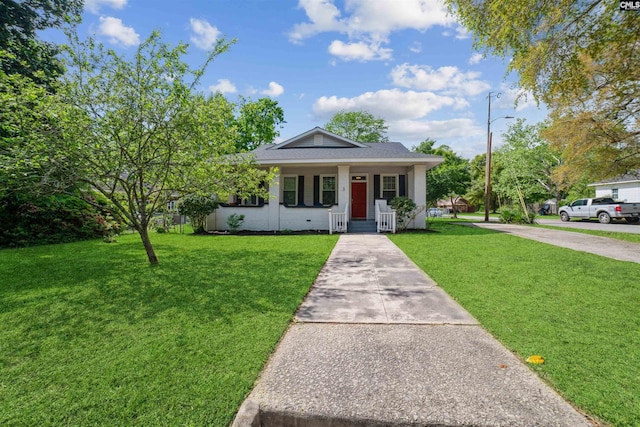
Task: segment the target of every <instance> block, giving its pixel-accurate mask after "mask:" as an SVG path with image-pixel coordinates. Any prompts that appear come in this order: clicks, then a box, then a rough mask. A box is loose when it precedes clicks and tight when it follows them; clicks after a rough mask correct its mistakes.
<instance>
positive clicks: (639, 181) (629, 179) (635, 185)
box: [588, 171, 640, 203]
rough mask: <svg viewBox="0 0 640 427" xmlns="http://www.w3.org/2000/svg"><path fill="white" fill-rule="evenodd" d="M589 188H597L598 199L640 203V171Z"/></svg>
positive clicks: (597, 183)
mask: <svg viewBox="0 0 640 427" xmlns="http://www.w3.org/2000/svg"><path fill="white" fill-rule="evenodd" d="M588 186H589V187H595V189H596V197H611V198H612V199H614V200H618V201H622V202H629V203H639V202H640V171H636V172H634V173H631V174H627V175H622V176H618V177H615V178H612V179H609V180H605V181H602V182H595V183H593V184H589V185H588Z"/></svg>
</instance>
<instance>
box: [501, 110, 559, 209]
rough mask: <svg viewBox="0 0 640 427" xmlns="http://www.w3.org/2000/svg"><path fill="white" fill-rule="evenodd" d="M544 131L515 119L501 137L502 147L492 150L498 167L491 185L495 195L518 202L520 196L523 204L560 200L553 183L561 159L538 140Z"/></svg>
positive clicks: (544, 141)
mask: <svg viewBox="0 0 640 427" xmlns="http://www.w3.org/2000/svg"><path fill="white" fill-rule="evenodd" d="M544 129H545V125H544V124H543V123H538V124H536V125H527V124H525V121H524V119H518V120H516V122H515V123H513V124H511V125H510V126H509V129H508V130H507V132H506V133H505V134H503V138H504V144H503V145H502V146H501V147H500V148H499V149H498V150H496V159H495V160H496V163H498V164H500V165H501V171H500V174H499V175H498V182H497V183H496V184H495V191H496V192H497V193H498V194H500V195H501V196H503V197H507V198H509V199H511V200H518V199H519V196H518V192H521V194H522V196H523V198H524V200H525V202H527V203H532V202H538V201H542V200H545V199H547V198H549V197H554V198H555V199H556V200H561V199H562V198H563V195H564V193H563V191H562V188H561V187H562V185H561V183H558V182H556V180H555V179H554V177H555V176H556V175H555V174H554V171H555V170H556V168H558V167H559V166H560V165H561V164H562V157H561V155H560V153H559V152H558V151H556V150H553V149H552V148H551V147H550V144H549V142H548V141H547V140H545V139H544V138H543V137H542V136H541V132H542V131H543V130H544Z"/></svg>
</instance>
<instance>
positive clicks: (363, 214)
mask: <svg viewBox="0 0 640 427" xmlns="http://www.w3.org/2000/svg"><path fill="white" fill-rule="evenodd" d="M252 153H253V155H254V157H255V161H256V163H257V164H258V166H259V167H261V168H265V169H266V168H275V167H277V168H278V174H277V176H276V177H275V178H274V180H273V181H272V182H270V183H269V184H268V188H269V194H270V197H269V199H268V200H262V199H259V198H256V197H253V198H251V199H249V200H242V201H237V200H233V199H230V200H229V203H226V204H223V205H221V207H219V208H218V209H217V210H216V211H215V212H214V213H213V214H211V215H209V217H208V218H207V229H208V230H226V229H228V226H227V221H226V220H227V218H228V217H229V215H231V214H233V213H236V214H242V215H244V217H245V220H244V223H243V224H242V227H241V229H243V230H254V231H282V230H291V231H299V230H325V231H330V232H331V231H348V230H352V229H353V228H355V227H356V226H362V225H365V224H368V225H369V226H370V227H373V229H374V230H375V229H376V223H377V227H378V231H380V230H381V229H382V230H385V231H387V230H389V231H390V230H391V228H390V227H391V224H390V222H389V219H388V218H390V217H386V216H385V213H388V214H390V209H389V208H388V207H387V203H386V202H387V201H389V200H391V199H392V198H394V197H395V196H407V197H409V198H411V199H412V200H413V201H414V202H415V203H416V204H417V205H418V206H425V205H426V176H425V172H426V171H427V170H428V169H431V168H433V167H434V166H436V165H438V164H440V163H442V162H443V161H444V159H443V158H442V157H440V156H433V155H426V154H421V153H414V152H411V151H409V150H408V149H407V148H406V147H405V146H404V145H402V144H401V143H399V142H386V143H360V142H355V141H352V140H350V139H347V138H344V137H341V136H339V135H336V134H334V133H331V132H329V131H327V130H325V129H322V128H319V127H316V128H314V129H311V130H310V131H308V132H305V133H303V134H301V135H298V136H296V137H294V138H291V139H289V140H287V141H284V142H281V143H279V144H270V145H264V146H261V147H259V148H257V149H256V150H254V151H253V152H252ZM380 218H385V219H384V220H381V219H380ZM347 226H348V229H347ZM410 227H411V228H424V227H425V212H424V211H422V212H421V213H420V214H419V215H418V216H417V217H416V218H415V220H414V222H413V223H412V224H410Z"/></svg>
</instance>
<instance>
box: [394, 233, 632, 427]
mask: <svg viewBox="0 0 640 427" xmlns="http://www.w3.org/2000/svg"><path fill="white" fill-rule="evenodd" d="M433 229H434V230H435V231H437V232H436V233H424V234H420V233H418V234H409V233H408V234H399V235H394V236H390V238H391V240H393V242H394V243H396V244H397V245H398V246H399V247H400V248H401V249H402V250H403V251H404V252H405V253H406V254H407V255H408V256H409V257H410V258H411V259H412V260H413V261H414V262H415V263H416V264H417V265H419V266H420V267H421V268H422V269H424V271H426V272H427V273H428V274H429V275H430V276H431V277H432V278H433V279H434V280H435V281H436V282H437V283H438V284H439V285H440V286H441V287H442V288H443V289H445V290H446V291H447V292H448V293H449V294H450V295H451V296H452V297H453V298H454V299H456V300H457V301H459V302H460V303H461V304H462V305H463V306H464V307H465V308H466V309H467V310H468V311H469V312H471V313H472V314H473V315H474V316H475V317H476V318H477V319H478V320H479V321H480V322H481V323H482V325H483V326H484V327H485V328H487V329H488V330H489V331H490V332H491V333H492V334H493V335H494V336H495V337H496V338H498V339H499V340H500V341H501V342H502V343H503V344H504V345H505V346H506V347H507V348H509V349H511V350H512V351H514V352H515V353H517V354H518V355H519V356H520V357H521V358H522V359H526V358H527V357H528V356H530V355H534V354H535V355H542V356H543V357H544V358H545V359H546V363H545V364H544V365H536V366H532V368H533V369H534V370H536V371H537V372H538V373H539V375H540V376H541V377H542V378H544V379H545V380H546V381H548V382H549V383H550V384H551V385H552V386H553V387H555V388H556V389H557V390H559V391H560V393H561V394H563V395H564V396H565V397H566V398H567V399H569V400H570V401H572V402H574V403H575V404H576V405H577V406H578V407H580V408H582V409H584V410H585V411H587V412H589V413H591V414H592V415H595V416H596V417H599V418H601V419H602V420H605V421H606V422H608V423H610V424H612V425H616V426H638V425H640V332H639V331H640V265H638V264H635V263H630V262H623V261H616V260H611V259H607V258H603V257H599V256H597V255H591V254H586V253H581V252H577V251H572V250H569V249H564V248H558V247H555V246H551V245H546V244H543V243H539V242H535V241H531V240H526V239H522V238H518V237H515V236H511V235H507V234H504V233H496V232H493V231H491V230H486V229H479V228H471V227H464V226H459V225H451V224H445V223H435V224H433Z"/></svg>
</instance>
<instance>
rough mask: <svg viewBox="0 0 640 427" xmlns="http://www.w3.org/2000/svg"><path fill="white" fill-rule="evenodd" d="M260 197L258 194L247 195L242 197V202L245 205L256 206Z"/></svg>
mask: <svg viewBox="0 0 640 427" xmlns="http://www.w3.org/2000/svg"><path fill="white" fill-rule="evenodd" d="M259 203H260V199H259V198H258V196H249V197H248V198H246V199H242V204H243V205H246V206H258V204H259Z"/></svg>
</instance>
